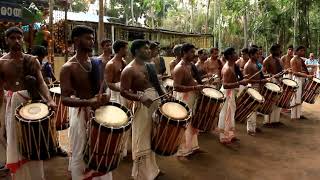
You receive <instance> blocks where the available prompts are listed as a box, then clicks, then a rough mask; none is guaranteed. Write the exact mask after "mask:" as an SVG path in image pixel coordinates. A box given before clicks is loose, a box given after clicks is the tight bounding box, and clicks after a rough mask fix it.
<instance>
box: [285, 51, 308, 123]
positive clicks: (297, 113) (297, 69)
mask: <svg viewBox="0 0 320 180" xmlns="http://www.w3.org/2000/svg"><path fill="white" fill-rule="evenodd" d="M305 53H306V48H305V47H304V46H298V47H297V48H296V50H295V55H294V57H293V58H292V59H291V60H290V67H291V68H292V79H293V80H294V81H296V82H297V83H298V86H299V87H298V89H297V91H296V93H295V96H294V98H293V99H292V101H291V106H293V108H292V109H291V119H295V120H296V119H300V118H303V119H305V117H304V116H301V108H302V87H303V82H304V80H305V78H312V77H313V75H308V74H307V73H308V72H304V68H303V67H304V66H305V64H304V61H303V60H302V59H301V57H304V56H305Z"/></svg>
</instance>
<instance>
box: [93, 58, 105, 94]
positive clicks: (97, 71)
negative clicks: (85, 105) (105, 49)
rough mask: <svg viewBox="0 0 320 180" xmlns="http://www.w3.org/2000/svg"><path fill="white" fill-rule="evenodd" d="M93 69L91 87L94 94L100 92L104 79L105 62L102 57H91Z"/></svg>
mask: <svg viewBox="0 0 320 180" xmlns="http://www.w3.org/2000/svg"><path fill="white" fill-rule="evenodd" d="M91 64H92V70H91V72H90V78H91V88H92V91H93V92H92V93H93V94H98V93H99V90H100V88H102V87H101V86H103V85H102V81H103V71H104V69H103V67H102V66H103V63H102V61H101V60H100V59H97V58H92V59H91ZM102 91H103V92H104V90H102Z"/></svg>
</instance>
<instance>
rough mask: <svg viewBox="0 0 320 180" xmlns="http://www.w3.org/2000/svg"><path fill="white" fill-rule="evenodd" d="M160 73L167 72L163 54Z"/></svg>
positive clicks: (160, 58)
mask: <svg viewBox="0 0 320 180" xmlns="http://www.w3.org/2000/svg"><path fill="white" fill-rule="evenodd" d="M159 66H160V67H159V71H160V72H159V73H160V74H164V73H165V72H166V64H165V62H164V59H163V57H162V56H160V57H159Z"/></svg>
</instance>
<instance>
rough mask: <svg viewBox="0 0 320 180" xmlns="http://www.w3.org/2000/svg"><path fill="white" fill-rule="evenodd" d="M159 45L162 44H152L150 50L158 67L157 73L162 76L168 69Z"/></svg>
mask: <svg viewBox="0 0 320 180" xmlns="http://www.w3.org/2000/svg"><path fill="white" fill-rule="evenodd" d="M159 45H160V43H158V42H152V43H151V44H150V50H151V58H152V61H153V62H154V64H155V66H156V69H157V73H158V74H159V75H161V76H162V75H164V74H165V73H166V70H167V69H166V64H165V62H164V59H163V57H162V56H160V47H159Z"/></svg>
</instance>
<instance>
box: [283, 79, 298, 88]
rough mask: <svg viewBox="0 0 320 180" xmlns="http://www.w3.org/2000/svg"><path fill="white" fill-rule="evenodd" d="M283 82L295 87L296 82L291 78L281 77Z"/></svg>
mask: <svg viewBox="0 0 320 180" xmlns="http://www.w3.org/2000/svg"><path fill="white" fill-rule="evenodd" d="M282 82H283V84H285V85H287V86H290V87H297V86H298V83H297V82H295V81H293V80H291V79H282Z"/></svg>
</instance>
